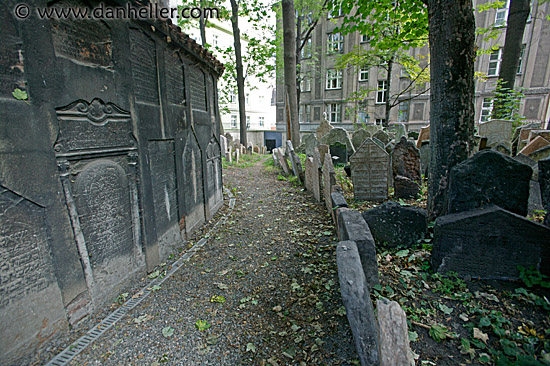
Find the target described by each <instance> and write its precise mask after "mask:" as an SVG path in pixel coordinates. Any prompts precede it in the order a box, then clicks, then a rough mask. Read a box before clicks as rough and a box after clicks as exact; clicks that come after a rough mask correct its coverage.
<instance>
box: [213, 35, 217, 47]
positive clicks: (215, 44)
mask: <svg viewBox="0 0 550 366" xmlns="http://www.w3.org/2000/svg"><path fill="white" fill-rule="evenodd" d="M217 45H218V35H216V34H214V35H213V36H212V46H214V47H216V46H217Z"/></svg>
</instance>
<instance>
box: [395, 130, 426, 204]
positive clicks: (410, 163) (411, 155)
mask: <svg viewBox="0 0 550 366" xmlns="http://www.w3.org/2000/svg"><path fill="white" fill-rule="evenodd" d="M391 161H392V174H393V180H394V183H393V184H394V188H395V197H396V198H415V197H416V196H417V195H418V192H419V185H420V184H421V183H422V175H421V171H420V152H419V151H418V149H417V148H416V147H415V146H414V143H412V142H411V141H408V140H407V139H406V138H405V137H401V140H400V141H399V142H398V143H397V144H396V145H395V147H394V149H393V151H392V159H391Z"/></svg>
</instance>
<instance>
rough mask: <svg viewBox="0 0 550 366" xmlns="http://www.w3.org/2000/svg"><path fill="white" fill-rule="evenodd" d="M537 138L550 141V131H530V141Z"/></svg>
mask: <svg viewBox="0 0 550 366" xmlns="http://www.w3.org/2000/svg"><path fill="white" fill-rule="evenodd" d="M537 136H540V137H542V138H544V139H545V140H546V141H550V130H531V131H529V141H533V140H534V139H535V138H536V137H537Z"/></svg>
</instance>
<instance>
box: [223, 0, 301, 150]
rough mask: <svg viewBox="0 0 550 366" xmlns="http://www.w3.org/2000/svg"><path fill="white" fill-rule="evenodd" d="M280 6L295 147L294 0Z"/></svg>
mask: <svg viewBox="0 0 550 366" xmlns="http://www.w3.org/2000/svg"><path fill="white" fill-rule="evenodd" d="M232 1H234V0H232ZM282 6H283V49H284V51H283V56H284V71H285V89H286V92H287V93H288V108H289V116H290V129H291V131H290V132H291V133H290V138H291V141H292V145H293V146H294V148H295V149H296V148H298V146H299V145H300V125H299V124H298V104H297V102H298V98H297V88H296V16H295V12H294V0H282Z"/></svg>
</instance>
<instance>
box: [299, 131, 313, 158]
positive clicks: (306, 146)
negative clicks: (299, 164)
mask: <svg viewBox="0 0 550 366" xmlns="http://www.w3.org/2000/svg"><path fill="white" fill-rule="evenodd" d="M315 136H316V135H315V134H314V133H308V134H305V135H304V137H302V143H301V144H300V146H299V147H298V149H296V152H297V153H300V154H306V155H307V156H312V155H313V149H315V148H316V147H317V146H319V141H317V137H315Z"/></svg>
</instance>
